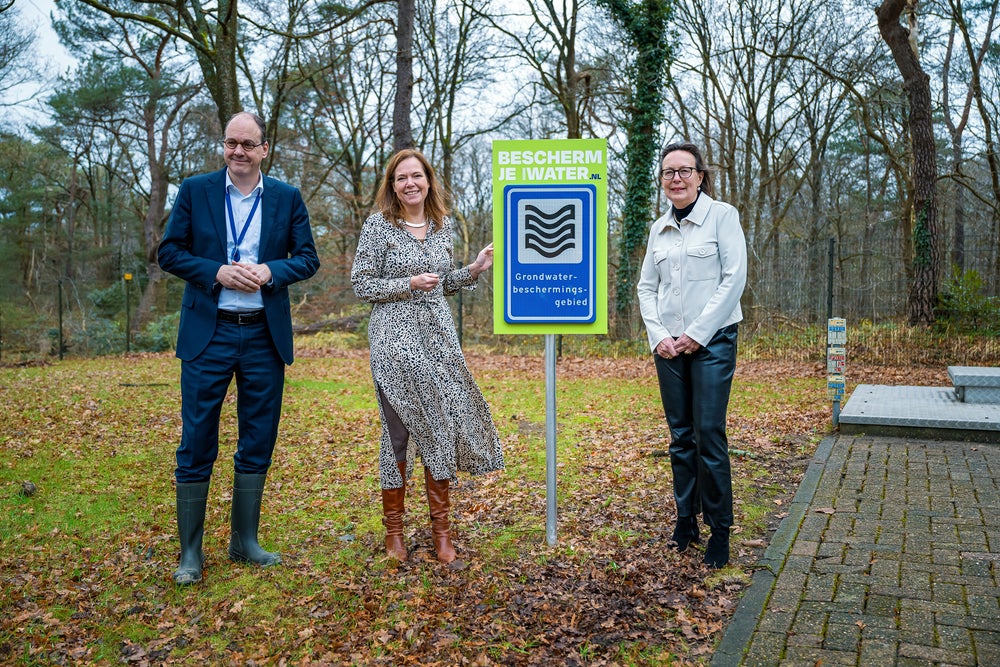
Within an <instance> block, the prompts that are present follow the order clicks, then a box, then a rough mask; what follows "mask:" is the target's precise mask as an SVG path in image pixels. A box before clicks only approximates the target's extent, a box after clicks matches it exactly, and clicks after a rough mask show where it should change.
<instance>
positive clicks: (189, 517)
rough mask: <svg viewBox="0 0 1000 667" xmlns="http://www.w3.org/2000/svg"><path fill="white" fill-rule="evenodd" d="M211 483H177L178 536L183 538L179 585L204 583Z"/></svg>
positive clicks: (177, 574)
mask: <svg viewBox="0 0 1000 667" xmlns="http://www.w3.org/2000/svg"><path fill="white" fill-rule="evenodd" d="M208 484H209V483H208V482H195V483H193V484H177V534H178V536H179V537H180V539H181V562H180V565H178V567H177V571H176V572H174V583H175V584H177V585H178V586H188V585H190V584H197V583H198V582H199V581H201V568H202V567H203V566H204V564H205V554H204V553H203V552H202V550H201V538H202V536H203V535H204V533H205V505H206V503H207V502H208Z"/></svg>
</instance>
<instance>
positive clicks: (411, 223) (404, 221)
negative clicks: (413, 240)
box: [401, 220, 427, 229]
mask: <svg viewBox="0 0 1000 667" xmlns="http://www.w3.org/2000/svg"><path fill="white" fill-rule="evenodd" d="M401 222H402V223H403V224H404V225H406V226H407V227H412V228H413V229H420V228H421V227H426V226H427V221H426V220H424V221H423V222H421V223H420V224H417V223H415V222H410V221H409V220H402V221H401Z"/></svg>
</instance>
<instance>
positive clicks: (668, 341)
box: [656, 334, 701, 359]
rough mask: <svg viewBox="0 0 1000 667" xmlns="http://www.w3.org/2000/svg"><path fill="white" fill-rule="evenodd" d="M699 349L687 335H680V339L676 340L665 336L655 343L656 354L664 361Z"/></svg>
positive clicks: (696, 343)
mask: <svg viewBox="0 0 1000 667" xmlns="http://www.w3.org/2000/svg"><path fill="white" fill-rule="evenodd" d="M699 347H701V345H699V344H698V341H696V340H695V339H693V338H690V337H689V336H688V335H687V334H681V337H680V338H678V339H677V340H674V339H673V338H671V337H670V336H667V337H666V338H664V339H663V340H661V341H660V342H659V343H657V344H656V353H657V354H658V355H660V356H661V357H663V358H664V359H673V358H674V357H676V356H677V355H679V354H691V353H692V352H695V351H697V349H698V348H699Z"/></svg>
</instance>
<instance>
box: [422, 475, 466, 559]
mask: <svg viewBox="0 0 1000 667" xmlns="http://www.w3.org/2000/svg"><path fill="white" fill-rule="evenodd" d="M424 482H425V483H426V484H427V504H428V505H429V506H430V509H431V534H432V536H433V538H434V551H436V552H437V558H438V560H439V561H441V562H442V563H445V564H447V563H450V562H452V561H453V560H455V559H456V558H458V555H457V554H456V553H455V547H453V546H452V545H451V536H450V535H449V533H448V528H449V526H448V508H449V505H448V480H446V479H444V480H441V481H438V480H436V479H434V477H432V476H431V471H430V469H428V468H427V467H424Z"/></svg>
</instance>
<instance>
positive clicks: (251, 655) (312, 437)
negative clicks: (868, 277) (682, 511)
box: [0, 350, 860, 665]
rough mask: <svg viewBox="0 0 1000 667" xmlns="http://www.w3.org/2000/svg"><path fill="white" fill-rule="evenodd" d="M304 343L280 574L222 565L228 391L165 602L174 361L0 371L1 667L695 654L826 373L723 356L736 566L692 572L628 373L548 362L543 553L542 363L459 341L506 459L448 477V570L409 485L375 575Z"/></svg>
mask: <svg viewBox="0 0 1000 667" xmlns="http://www.w3.org/2000/svg"><path fill="white" fill-rule="evenodd" d="M304 352H305V353H303V354H300V356H299V359H298V360H297V361H296V363H295V364H294V365H293V366H291V367H290V368H289V370H288V374H287V379H286V387H285V404H284V413H283V419H282V425H281V431H280V436H279V442H278V446H277V449H276V453H275V458H274V465H273V468H272V470H271V474H270V475H269V477H268V485H267V488H266V490H265V497H264V506H263V511H262V522H261V542H262V544H263V545H264V546H265V548H270V549H278V550H280V551H281V552H282V554H283V557H284V562H285V564H284V565H283V566H280V567H276V568H272V569H268V570H260V569H256V568H252V567H248V566H245V565H237V564H234V563H231V562H230V561H229V560H228V558H227V555H226V547H227V544H228V538H229V507H230V498H231V486H232V463H231V458H230V457H231V456H232V453H233V446H234V445H233V443H234V440H235V435H236V416H235V401H234V400H233V397H232V396H231V397H230V398H229V399H227V405H226V407H225V409H224V412H223V420H222V428H221V438H222V443H223V446H222V450H221V453H220V459H219V461H218V462H217V465H216V470H215V475H214V476H213V480H212V486H211V490H210V493H209V506H208V515H207V517H206V532H205V553H206V559H207V560H206V565H205V579H204V581H203V583H202V584H201V585H199V586H195V587H188V588H177V587H175V586H174V585H173V583H172V580H171V574H172V572H173V570H174V568H175V567H176V562H177V557H178V541H177V536H176V524H175V511H174V491H173V487H172V473H173V453H174V449H175V447H176V445H177V440H178V438H179V434H180V428H181V423H180V390H179V386H178V379H179V372H180V371H179V368H180V367H179V362H178V361H177V360H176V359H174V358H173V356H172V355H170V354H162V355H133V356H128V357H104V358H99V359H71V360H66V361H62V362H58V363H53V364H50V365H39V366H24V367H17V368H0V400H2V401H3V403H4V405H5V410H4V418H3V423H4V427H3V429H2V432H0V516H3V517H4V518H3V521H2V522H0V586H2V590H0V663H4V664H18V665H35V664H38V665H41V664H95V663H96V664H109V665H110V664H120V663H122V662H123V661H124V662H127V663H128V664H135V665H144V664H239V665H242V664H257V665H263V664H289V665H292V664H295V665H298V664H330V665H341V664H358V665H380V664H385V665H405V664H420V665H432V664H439V665H458V664H468V665H489V664H503V665H522V664H523V665H528V664H544V665H550V664H572V663H573V662H574V661H575V662H576V663H579V664H595V665H596V664H618V665H667V664H678V665H682V664H706V663H707V662H708V660H709V659H710V657H711V653H712V650H713V647H714V645H715V644H716V643H717V642H718V640H719V639H720V638H721V636H722V632H723V630H724V628H725V624H726V622H727V620H728V619H729V617H730V616H731V615H732V613H733V611H734V609H735V606H736V604H737V602H738V599H739V596H740V593H741V591H742V590H743V589H744V588H745V587H746V585H747V584H748V583H749V579H750V574H751V572H752V569H753V564H754V561H755V559H756V557H757V556H758V555H759V554H760V553H761V551H762V549H763V547H764V546H765V545H766V541H767V539H768V537H769V535H770V531H772V530H773V529H774V528H775V527H776V525H777V522H778V521H779V520H780V518H781V516H782V506H783V504H785V503H787V502H788V500H789V499H790V497H791V495H792V494H793V493H794V490H795V487H796V485H797V483H798V480H799V478H800V477H801V474H802V473H803V472H804V470H805V466H806V464H807V463H808V461H809V459H810V457H811V455H812V453H813V451H814V450H815V447H816V445H817V443H818V442H819V441H820V439H821V438H822V437H823V435H824V434H825V433H826V432H827V431H828V430H829V428H830V405H829V403H828V402H827V398H826V390H825V374H824V373H825V369H820V368H819V367H818V365H817V364H816V363H812V362H797V363H778V362H774V361H745V360H741V362H740V365H739V368H738V371H737V377H736V380H735V383H734V389H733V394H732V400H731V409H730V420H729V433H730V448H731V450H732V453H733V464H734V480H735V485H736V489H735V496H736V503H737V504H736V523H737V527H736V529H735V530H734V535H733V547H734V548H733V556H734V559H733V563H732V564H731V565H730V566H729V567H727V568H725V569H723V570H721V571H717V572H712V571H710V570H708V569H707V568H705V567H704V566H703V565H702V564H701V562H700V552H699V551H698V550H694V549H689V551H688V552H687V553H684V554H676V553H674V552H672V551H670V550H668V549H667V548H666V545H665V543H666V540H667V539H668V538H669V535H670V530H671V528H672V523H673V518H674V506H673V499H672V492H671V476H670V466H669V460H668V458H667V457H665V456H664V453H665V450H666V449H667V445H668V435H667V431H666V428H665V425H664V421H663V414H662V409H661V407H660V403H659V394H658V391H657V387H656V380H655V372H654V370H653V367H652V362H651V361H650V360H648V359H599V358H587V359H582V358H565V359H562V360H560V362H559V367H558V372H557V377H558V379H557V410H558V487H559V488H558V507H559V523H558V541H557V544H556V545H555V546H549V545H548V544H547V542H546V539H545V511H546V490H545V465H546V459H545V408H544V405H545V401H544V397H545V380H544V362H543V359H542V357H541V356H537V355H536V356H532V355H523V356H519V355H510V354H504V355H501V354H491V353H485V352H480V353H476V352H473V353H470V354H469V355H468V360H469V365H470V367H471V368H472V371H473V374H474V375H475V376H476V378H477V380H478V382H479V384H480V386H481V387H482V389H483V393H484V394H485V395H486V398H487V401H488V402H489V404H490V406H491V408H492V411H493V415H494V418H495V420H496V423H497V427H498V428H499V430H500V433H501V437H502V439H503V442H504V447H505V456H506V461H507V470H506V471H504V472H503V473H500V474H494V475H488V476H484V477H479V478H471V477H468V476H461V477H460V480H459V484H458V485H457V487H456V488H454V491H453V493H452V503H453V509H452V518H453V527H454V529H455V534H454V539H455V544H456V547H457V549H458V553H459V558H460V560H459V561H458V562H457V564H453V565H452V566H450V567H445V566H442V565H439V564H438V563H437V562H436V560H435V559H434V555H433V550H432V546H431V542H430V532H429V519H428V517H427V505H426V499H425V495H424V491H423V488H422V487H423V484H422V482H421V483H420V484H419V485H416V484H415V485H414V488H413V489H412V491H411V492H409V493H408V495H407V509H408V513H407V517H406V539H407V543H408V546H409V548H410V550H411V553H412V556H411V560H410V561H409V562H407V563H405V564H402V565H399V566H396V565H394V564H393V563H391V562H390V561H388V560H387V559H386V558H385V557H384V555H383V549H382V538H383V532H382V526H381V522H380V518H381V501H380V493H379V488H378V471H377V452H378V443H379V428H380V427H379V422H378V412H377V409H376V406H375V402H374V396H373V391H372V387H371V379H370V375H369V370H368V359H367V354H366V353H365V352H359V351H352V350H344V351H339V352H336V351H334V352H329V351H328V352H321V351H316V350H313V351H308V350H306V351H304ZM858 379H860V378H858ZM420 479H422V474H421V473H420V471H419V469H418V471H417V474H416V476H415V480H414V481H416V480H420ZM25 482H30V483H31V484H33V485H34V486H35V487H36V490H35V491H34V492H33V493H30V494H29V493H28V492H26V491H25V490H24V487H25Z"/></svg>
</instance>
